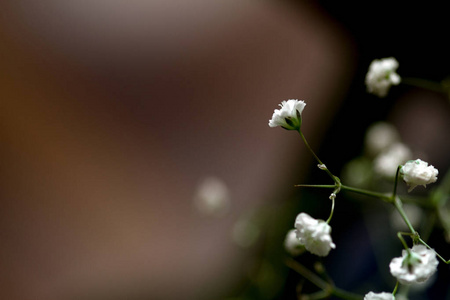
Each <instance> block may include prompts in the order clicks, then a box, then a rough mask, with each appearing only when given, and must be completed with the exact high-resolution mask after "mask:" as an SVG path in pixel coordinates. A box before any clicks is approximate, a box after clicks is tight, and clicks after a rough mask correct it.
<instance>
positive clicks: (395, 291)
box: [392, 280, 399, 296]
mask: <svg viewBox="0 0 450 300" xmlns="http://www.w3.org/2000/svg"><path fill="white" fill-rule="evenodd" d="M398 284H399V282H398V280H397V283H396V284H395V287H394V290H393V291H392V295H393V296H395V294H396V293H397V289H398Z"/></svg>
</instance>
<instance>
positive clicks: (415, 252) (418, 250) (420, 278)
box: [389, 245, 439, 284]
mask: <svg viewBox="0 0 450 300" xmlns="http://www.w3.org/2000/svg"><path fill="white" fill-rule="evenodd" d="M438 263H439V262H438V260H437V258H436V253H435V252H434V251H433V250H430V249H428V248H427V247H425V246H424V245H415V246H413V247H412V248H411V249H409V251H407V250H403V251H402V257H396V258H394V259H392V261H391V263H390V264H389V269H390V271H391V274H392V276H394V277H396V278H397V280H398V281H399V282H400V283H402V284H411V283H422V282H425V281H427V279H428V278H430V276H431V275H433V274H434V273H435V272H436V270H437V265H438Z"/></svg>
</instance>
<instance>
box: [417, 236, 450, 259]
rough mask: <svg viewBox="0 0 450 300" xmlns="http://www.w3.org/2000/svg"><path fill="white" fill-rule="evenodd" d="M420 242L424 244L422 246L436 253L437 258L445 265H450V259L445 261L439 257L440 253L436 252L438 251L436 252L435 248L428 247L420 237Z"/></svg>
mask: <svg viewBox="0 0 450 300" xmlns="http://www.w3.org/2000/svg"><path fill="white" fill-rule="evenodd" d="M419 242H420V243H422V244H423V245H424V246H425V247H427V248H428V249H430V250H433V251H434V253H436V256H437V257H439V259H440V260H442V261H443V262H444V263H446V264H447V265H448V264H450V259H449V260H445V259H444V258H443V257H442V256H440V255H439V253H437V252H436V250H434V249H433V248H431V247H430V246H428V244H427V243H425V241H424V240H422V239H421V238H420V237H419Z"/></svg>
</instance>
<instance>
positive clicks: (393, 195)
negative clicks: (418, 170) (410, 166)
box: [392, 165, 402, 200]
mask: <svg viewBox="0 0 450 300" xmlns="http://www.w3.org/2000/svg"><path fill="white" fill-rule="evenodd" d="M401 168H402V165H400V166H398V167H397V172H396V173H395V180H394V191H393V192H392V200H394V199H395V197H397V183H398V175H399V174H400V169H401Z"/></svg>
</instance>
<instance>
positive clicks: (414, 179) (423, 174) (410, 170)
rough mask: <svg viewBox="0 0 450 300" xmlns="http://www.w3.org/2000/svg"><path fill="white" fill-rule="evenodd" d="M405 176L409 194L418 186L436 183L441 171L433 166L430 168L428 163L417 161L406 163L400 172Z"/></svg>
mask: <svg viewBox="0 0 450 300" xmlns="http://www.w3.org/2000/svg"><path fill="white" fill-rule="evenodd" d="M400 172H401V174H402V175H403V180H404V181H405V182H406V183H407V184H408V185H409V190H408V191H409V192H411V191H412V190H413V189H414V188H415V187H416V186H418V185H423V186H424V187H426V186H427V184H430V183H433V182H436V180H437V175H438V174H439V171H438V170H437V169H436V168H435V167H433V166H432V165H429V166H428V163H427V162H424V161H423V160H420V159H416V160H410V161H408V162H406V164H405V165H404V166H402V168H401V170H400Z"/></svg>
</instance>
